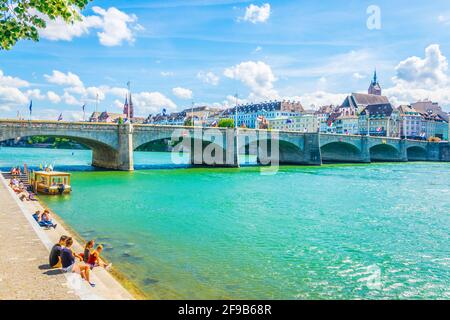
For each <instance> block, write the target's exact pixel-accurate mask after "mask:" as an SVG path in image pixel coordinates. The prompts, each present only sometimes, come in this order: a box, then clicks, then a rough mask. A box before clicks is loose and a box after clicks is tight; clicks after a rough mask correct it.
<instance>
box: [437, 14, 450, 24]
mask: <svg viewBox="0 0 450 320" xmlns="http://www.w3.org/2000/svg"><path fill="white" fill-rule="evenodd" d="M438 21H439V22H440V23H442V24H444V25H449V24H450V16H448V15H447V16H445V15H443V14H441V15H439V16H438Z"/></svg>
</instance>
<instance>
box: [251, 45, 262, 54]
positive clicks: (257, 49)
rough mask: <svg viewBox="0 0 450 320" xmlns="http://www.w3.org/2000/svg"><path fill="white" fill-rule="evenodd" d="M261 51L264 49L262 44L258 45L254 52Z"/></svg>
mask: <svg viewBox="0 0 450 320" xmlns="http://www.w3.org/2000/svg"><path fill="white" fill-rule="evenodd" d="M260 51H262V47H261V46H257V47H256V48H255V50H253V52H252V53H253V54H255V53H258V52H260Z"/></svg>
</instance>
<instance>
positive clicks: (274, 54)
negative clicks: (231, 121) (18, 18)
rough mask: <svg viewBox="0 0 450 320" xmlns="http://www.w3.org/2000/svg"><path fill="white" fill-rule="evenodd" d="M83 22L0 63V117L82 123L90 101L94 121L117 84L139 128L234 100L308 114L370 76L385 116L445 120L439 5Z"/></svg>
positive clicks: (310, 5) (25, 44)
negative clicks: (412, 110) (415, 110)
mask: <svg viewBox="0 0 450 320" xmlns="http://www.w3.org/2000/svg"><path fill="white" fill-rule="evenodd" d="M371 5H376V6H377V8H379V10H380V11H379V13H380V17H381V20H380V28H379V29H369V28H368V26H367V21H368V19H370V18H371V17H372V15H373V14H374V11H370V10H369V11H370V12H369V13H367V10H368V7H369V6H371ZM82 14H83V16H84V20H83V21H82V22H81V23H79V24H78V25H76V26H72V28H71V29H68V28H64V27H62V25H58V24H55V23H53V22H52V23H50V27H49V29H48V30H47V31H42V32H41V40H40V42H38V43H35V42H30V41H21V42H20V43H19V44H18V45H17V46H16V47H14V48H13V50H11V51H0V70H1V71H0V72H1V73H0V117H15V116H16V114H17V111H20V112H21V114H26V110H27V107H28V104H29V102H28V101H29V100H30V99H32V100H33V105H34V116H35V117H36V118H54V117H57V116H58V115H59V114H60V113H61V112H62V113H63V115H64V117H65V119H67V120H72V119H80V117H82V113H81V105H83V104H84V103H86V104H87V111H88V112H91V111H92V110H94V108H95V102H94V101H95V96H96V94H97V93H99V97H100V104H99V111H103V110H108V111H111V112H118V111H120V107H121V105H123V100H124V94H125V87H126V83H127V81H131V84H132V91H133V93H134V97H135V102H136V109H137V113H138V114H139V115H142V116H146V115H148V114H149V113H156V112H159V111H160V110H161V109H162V108H163V107H165V108H168V109H169V110H171V111H176V110H181V109H183V108H185V107H186V106H189V105H190V104H191V102H192V101H195V103H196V104H211V105H218V106H219V105H221V106H227V105H229V104H230V103H233V102H232V101H233V99H231V97H232V96H233V95H234V94H235V93H238V94H239V97H240V98H241V99H242V100H243V101H260V100H268V99H285V98H286V99H295V100H300V101H301V102H302V103H303V104H304V105H305V106H306V107H309V106H311V105H314V106H315V107H317V106H320V105H322V104H329V103H334V104H339V103H341V102H342V100H343V97H345V95H346V94H348V93H351V92H364V91H366V90H367V87H368V85H369V81H370V77H371V74H372V73H373V69H374V68H376V69H377V71H378V75H379V79H380V83H381V85H382V87H383V88H384V89H385V93H386V95H388V96H389V98H390V99H391V101H392V102H393V103H394V104H400V103H407V102H414V101H415V100H417V99H425V98H429V99H432V100H436V101H439V102H440V103H441V104H442V105H443V106H444V107H445V108H446V109H447V110H449V111H450V108H449V106H450V78H449V74H448V63H447V57H449V56H450V32H449V31H450V4H449V3H448V1H444V0H442V1H432V2H431V1H429V2H424V1H415V0H409V1H403V0H400V1H320V2H319V1H299V0H297V1H293V0H291V1H289V0H276V1H275V0H273V1H270V0H267V1H232V0H229V1H227V0H217V1H213V0H203V1H202V0H183V1H181V0H164V1H141V0H133V1H103V0H96V1H93V2H92V3H91V4H90V5H89V7H88V8H87V9H86V10H84V11H83V12H82ZM370 21H372V20H370ZM377 21H378V20H377Z"/></svg>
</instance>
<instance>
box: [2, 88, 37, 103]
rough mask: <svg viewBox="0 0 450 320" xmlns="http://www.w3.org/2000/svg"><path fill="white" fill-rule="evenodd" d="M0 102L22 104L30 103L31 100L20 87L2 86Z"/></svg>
mask: <svg viewBox="0 0 450 320" xmlns="http://www.w3.org/2000/svg"><path fill="white" fill-rule="evenodd" d="M0 102H2V103H6V104H7V105H21V104H27V103H29V102H30V100H29V99H28V97H27V96H26V95H25V94H24V93H23V92H22V91H20V90H19V89H18V88H13V87H2V86H0Z"/></svg>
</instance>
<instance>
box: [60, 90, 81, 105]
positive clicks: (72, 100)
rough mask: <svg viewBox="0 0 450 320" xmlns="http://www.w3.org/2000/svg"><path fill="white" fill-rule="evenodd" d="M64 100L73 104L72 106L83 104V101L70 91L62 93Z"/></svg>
mask: <svg viewBox="0 0 450 320" xmlns="http://www.w3.org/2000/svg"><path fill="white" fill-rule="evenodd" d="M61 98H62V100H64V103H66V104H68V105H71V106H81V104H82V103H81V101H79V100H78V99H77V98H75V97H74V96H73V95H71V94H69V93H68V92H64V94H63V95H62V97H61Z"/></svg>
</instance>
